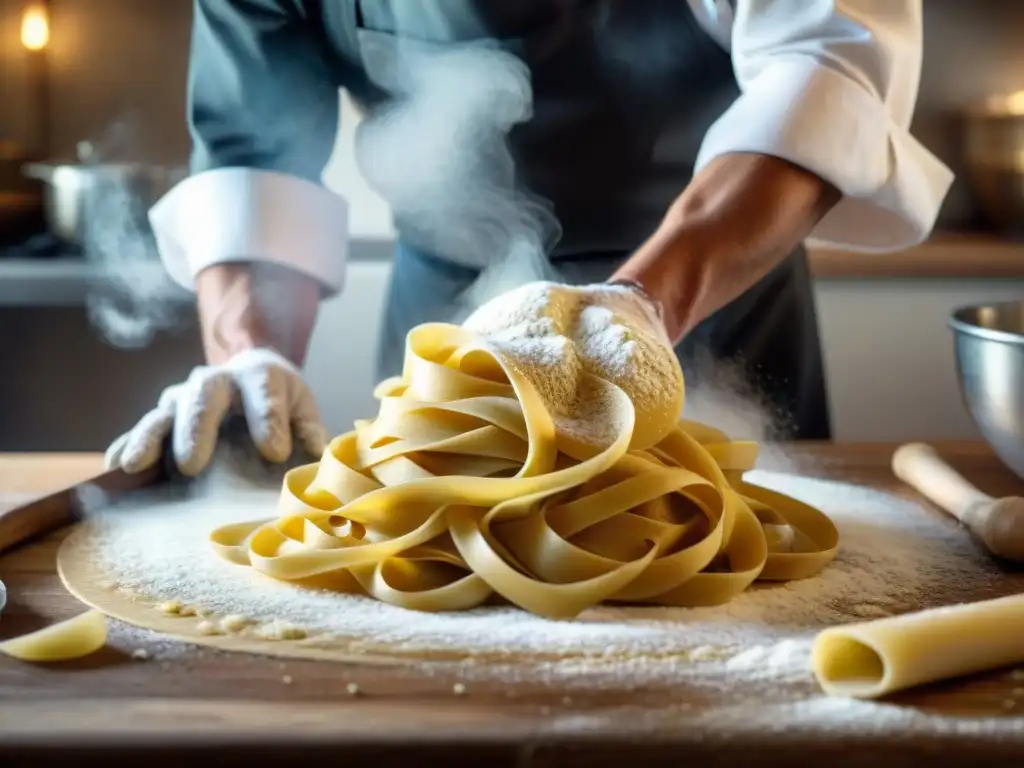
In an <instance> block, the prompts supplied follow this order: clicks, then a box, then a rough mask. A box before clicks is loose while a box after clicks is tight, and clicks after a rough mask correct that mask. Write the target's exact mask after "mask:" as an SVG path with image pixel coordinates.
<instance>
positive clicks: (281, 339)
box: [195, 263, 321, 366]
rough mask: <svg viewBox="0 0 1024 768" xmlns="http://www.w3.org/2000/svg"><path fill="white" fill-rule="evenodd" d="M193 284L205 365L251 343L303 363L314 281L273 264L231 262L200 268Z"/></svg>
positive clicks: (314, 308)
mask: <svg viewBox="0 0 1024 768" xmlns="http://www.w3.org/2000/svg"><path fill="white" fill-rule="evenodd" d="M195 282H196V299H197V305H198V309H199V321H200V326H201V328H202V337H203V349H204V351H205V354H206V359H207V361H208V362H209V363H212V364H219V363H223V362H226V361H227V360H228V359H230V358H231V357H232V356H234V355H235V354H237V353H239V352H241V351H243V350H246V349H253V348H256V347H269V348H271V349H275V350H277V351H278V352H279V353H280V354H282V355H283V356H284V357H286V358H288V359H289V360H291V361H292V362H293V363H295V364H296V365H298V366H301V365H302V364H303V363H304V362H305V358H306V352H307V350H308V348H309V339H310V336H311V335H312V333H313V325H314V323H315V322H316V314H317V305H318V302H319V299H320V292H321V287H320V285H319V283H317V282H316V281H315V280H313V279H312V278H309V277H307V276H305V275H303V274H301V273H299V272H296V271H295V270H290V269H287V268H285V267H281V266H278V265H276V264H268V263H232V264H216V265H214V266H211V267H208V268H206V269H204V270H203V271H202V272H200V273H199V274H198V275H197V276H196V281H195Z"/></svg>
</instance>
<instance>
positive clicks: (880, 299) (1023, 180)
mask: <svg viewBox="0 0 1024 768" xmlns="http://www.w3.org/2000/svg"><path fill="white" fill-rule="evenodd" d="M191 5H192V4H191V2H190V0H49V2H46V3H45V4H40V3H31V2H29V3H26V2H24V1H23V0H0V163H2V165H0V451H12V450H15V451H17V450H22V451H36V450H101V449H103V448H104V447H105V446H106V445H107V443H108V442H109V441H110V439H112V438H113V437H114V436H116V435H117V434H118V433H120V432H121V431H123V430H124V429H126V428H127V427H129V426H130V425H131V424H132V423H133V422H134V420H135V419H136V418H137V417H138V416H139V415H141V414H142V413H143V411H145V410H146V409H148V408H150V407H152V405H153V404H154V402H155V399H156V397H157V395H158V393H159V392H160V390H161V389H162V388H163V387H164V386H165V385H167V384H169V383H172V382H175V381H178V380H180V379H182V378H183V377H184V376H185V375H186V374H187V373H188V371H189V370H190V369H191V367H192V366H193V365H194V364H196V363H197V362H199V360H200V349H199V344H198V338H197V333H196V329H195V327H194V325H191V324H189V323H186V324H185V325H184V326H183V327H179V328H177V329H176V330H171V331H161V332H158V333H157V334H156V335H155V336H154V338H153V339H152V341H151V342H150V343H149V344H148V345H146V346H143V347H141V348H119V347H117V346H115V345H113V344H111V343H109V342H108V341H107V340H105V339H103V338H102V337H101V335H100V334H99V333H98V331H97V330H96V328H95V327H94V326H93V325H92V324H90V322H89V313H90V312H95V311H97V309H96V300H97V299H96V296H97V294H96V290H97V289H96V288H95V287H94V286H95V280H94V278H95V277H96V267H95V265H93V264H92V263H91V262H90V261H89V260H88V259H86V258H83V257H82V255H81V254H80V253H79V252H78V251H76V249H75V248H74V246H73V245H68V244H67V239H69V238H70V239H71V240H74V239H75V237H76V236H77V231H76V230H75V229H74V228H73V227H72V226H70V225H71V224H73V222H69V220H68V219H67V218H66V217H65V218H64V219H62V221H63V222H64V224H65V225H66V226H67V229H66V230H65V231H64V235H65V240H61V239H60V238H57V237H54V236H53V235H52V234H49V235H48V234H47V233H46V232H47V222H46V220H45V218H44V216H43V215H42V214H41V213H40V212H39V211H38V209H37V208H33V203H32V196H33V194H36V193H38V190H39V187H33V186H31V185H30V184H27V183H26V182H24V181H22V180H21V178H20V177H21V172H20V168H21V166H22V164H23V162H24V161H26V160H39V161H48V162H51V163H52V162H54V161H62V162H71V163H74V162H80V161H85V162H88V161H89V160H90V158H93V159H95V158H97V157H98V158H99V159H101V160H103V161H108V162H115V161H116V162H134V163H143V164H145V166H147V167H153V168H156V167H169V168H175V167H180V166H182V165H183V164H184V163H185V161H186V158H187V154H188V137H187V134H186V130H185V123H184V107H183V104H184V95H185V71H186V62H187V52H188V39H189V25H190V19H191ZM1015 92H1024V2H1021V0H975V2H970V3H968V2H963V0H925V64H924V75H923V80H922V84H921V97H920V102H919V107H918V112H917V117H916V121H915V128H914V130H915V133H916V135H917V136H918V137H919V138H920V139H921V140H922V141H923V142H924V143H925V144H926V145H927V146H929V147H930V148H931V149H933V150H934V151H936V152H937V153H938V154H939V155H940V156H941V157H942V158H943V159H944V160H945V161H946V162H947V163H949V164H950V165H951V166H952V167H953V168H954V169H955V170H956V171H957V173H958V180H957V182H956V186H955V188H954V190H953V192H952V193H951V194H950V196H949V198H948V200H947V202H946V205H945V208H944V210H943V213H942V220H941V231H940V232H938V233H937V234H936V235H935V237H934V238H933V239H932V240H931V241H930V242H929V243H926V244H925V245H923V246H921V247H919V248H915V249H912V250H910V251H908V252H905V253H901V254H895V255H857V254H850V253H842V252H835V251H828V250H822V249H815V250H814V252H813V263H814V270H815V273H816V278H817V301H818V310H819V313H820V317H821V325H822V332H823V336H824V338H823V343H824V349H825V357H826V364H827V369H828V381H829V389H830V399H831V407H832V414H833V425H834V430H835V437H836V439H839V440H900V439H909V438H924V439H941V438H960V437H973V436H975V434H976V432H975V430H974V427H973V426H972V424H971V422H970V418H969V417H968V415H967V413H966V411H965V410H964V408H963V406H962V405H961V401H960V395H959V392H958V389H957V382H956V375H955V372H954V363H953V352H952V338H951V334H950V332H949V331H948V330H947V327H946V317H947V315H948V313H949V311H950V310H951V309H952V308H953V307H955V306H959V305H964V304H972V303H978V302H982V301H997V300H1001V299H1010V298H1020V297H1021V296H1022V294H1024V238H1022V237H1021V236H1020V235H1019V234H1017V235H1016V236H1015V235H1014V231H1015V229H1014V228H1015V226H1016V231H1017V232H1018V233H1019V232H1020V231H1021V230H1022V229H1024V226H1022V217H1024V176H1022V174H1024V128H1018V136H1019V137H1022V138H1021V139H1020V141H1021V144H1020V146H1019V147H1018V148H1017V149H1018V152H1019V154H1018V155H1017V157H1016V160H1015V162H1016V172H1017V176H1016V177H1014V176H1013V174H1012V173H1010V172H1009V171H1005V172H1004V173H1003V175H1002V176H998V177H993V176H992V175H988V176H981V177H977V178H976V180H975V181H974V182H972V181H971V178H972V177H971V175H970V174H968V173H966V170H967V168H968V167H969V163H968V161H967V159H966V158H967V154H966V150H965V147H966V146H967V142H966V140H965V124H966V123H965V119H964V115H965V113H966V111H967V110H968V109H970V108H972V107H975V106H976V105H978V104H982V103H986V102H987V101H988V100H990V97H992V96H994V95H995V96H998V95H1003V94H1012V93H1015ZM1022 98H1024V96H1022ZM342 99H343V115H342V121H341V130H340V132H339V136H338V142H337V146H336V149H335V154H334V157H333V159H332V161H331V163H330V165H329V167H328V169H327V171H326V173H325V181H326V182H327V184H328V185H329V186H330V187H332V188H334V189H336V190H337V191H338V192H340V193H342V194H343V195H344V196H345V197H347V198H348V200H349V201H350V203H351V207H352V215H351V226H352V231H353V235H354V238H355V243H354V245H353V248H352V252H351V257H350V258H351V264H350V267H349V271H348V284H347V288H346V291H345V293H344V295H343V296H341V297H339V298H336V299H334V300H332V301H331V302H329V303H328V304H327V305H326V306H324V308H323V310H322V313H321V320H320V324H319V327H318V329H317V331H316V334H315V336H314V340H313V344H312V351H311V354H310V358H309V363H308V378H309V381H310V383H311V385H312V387H313V389H314V390H315V392H316V393H317V395H318V398H319V401H320V404H321V408H322V410H323V412H324V416H325V421H326V422H327V425H328V427H329V428H330V429H331V431H333V432H338V431H341V430H343V429H346V428H348V427H349V425H350V424H351V422H352V420H353V419H355V418H357V417H364V416H367V415H369V414H372V413H373V412H374V411H375V406H374V402H373V400H372V398H371V395H370V393H371V390H372V387H373V384H374V383H375V382H374V380H373V376H374V373H373V360H374V354H375V346H376V334H377V330H378V327H379V316H380V311H381V306H382V301H383V295H384V290H385V285H386V281H387V277H388V272H389V269H390V255H391V247H392V245H391V243H392V237H393V232H392V228H391V220H390V215H389V211H388V209H387V206H386V205H384V204H383V202H382V201H381V200H380V199H379V198H377V197H376V196H375V195H374V194H373V193H372V192H371V191H370V190H369V189H368V187H367V186H366V185H365V183H364V182H363V181H362V179H361V178H360V177H359V174H358V172H357V171H356V170H355V168H354V164H353V163H352V162H350V153H351V143H352V137H353V132H354V128H355V125H356V124H357V121H358V117H357V115H355V114H354V113H353V111H352V110H351V108H350V107H349V106H348V104H347V102H346V101H345V98H344V96H342ZM1019 106H1020V107H1021V109H1020V112H1021V113H1022V114H1024V104H1021V105H1019ZM1021 120H1022V121H1024V118H1021ZM989 143H990V142H989V141H988V140H987V139H985V140H983V141H982V144H983V145H985V146H988V145H989ZM37 170H39V171H40V172H41V173H42V172H45V171H46V170H47V169H46V168H45V167H44V168H42V169H37ZM172 180H173V179H172V178H171V177H161V176H160V174H155V175H154V174H149V175H146V176H144V177H143V178H142V179H136V180H135V181H136V182H137V183H141V184H143V185H145V184H156V185H159V184H160V183H169V182H170V181H172ZM992 184H994V185H995V186H994V187H992V188H994V189H997V190H998V191H997V192H996V193H995V194H993V193H992V192H989V193H988V194H987V195H986V192H985V190H986V189H988V188H989V186H987V185H992ZM1013 194H1016V196H1017V197H1016V206H1017V207H1016V209H1015V211H1014V210H1012V209H1010V210H1006V209H1004V210H1003V211H1002V212H999V211H997V210H996V207H997V206H994V205H993V202H992V200H988V201H987V202H986V199H987V196H989V197H992V198H993V199H994V200H996V201H999V200H1002V201H1004V202H1005V201H1008V200H1012V199H1014V198H1013V197H1012V196H1013ZM138 213H139V212H137V211H136V212H134V214H138ZM125 215H128V214H125ZM108 245H109V244H108ZM153 279H158V278H153ZM90 297H92V298H90ZM100 298H101V299H102V298H103V295H102V293H101V294H100ZM106 300H107V302H108V303H107V304H106V305H104V306H106V309H107V310H108V311H110V312H113V313H114V314H115V315H116V300H117V297H116V296H113V297H111V296H107V297H106ZM110 302H113V304H111V303H110ZM90 306H91V307H92V308H91V309H90ZM112 307H113V308H112ZM101 308H102V307H101ZM168 311H169V312H172V311H173V310H168ZM184 314H185V316H188V314H189V313H187V312H186V313H184Z"/></svg>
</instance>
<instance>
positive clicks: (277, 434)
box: [235, 366, 297, 464]
mask: <svg viewBox="0 0 1024 768" xmlns="http://www.w3.org/2000/svg"><path fill="white" fill-rule="evenodd" d="M293 378H297V376H296V375H295V374H294V373H292V372H291V371H288V370H286V369H284V368H280V367H277V366H268V367H266V368H258V369H252V370H248V371H243V372H239V373H237V374H236V379H235V381H236V383H237V386H238V392H239V395H240V396H241V399H242V409H243V411H244V412H245V420H246V423H248V425H249V434H250V435H251V436H252V441H253V443H254V444H255V445H256V450H258V451H259V452H260V455H261V456H262V457H263V458H265V459H266V460H267V461H271V462H274V463H277V464H280V463H281V462H283V461H286V460H287V459H288V457H289V456H291V454H292V431H291V408H290V407H289V393H288V388H289V381H290V380H291V379H293Z"/></svg>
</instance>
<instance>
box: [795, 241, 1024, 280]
mask: <svg viewBox="0 0 1024 768" xmlns="http://www.w3.org/2000/svg"><path fill="white" fill-rule="evenodd" d="M807 250H808V259H809V261H810V267H811V274H813V275H814V277H815V278H816V279H823V280H838V279H850V280H857V279H865V280H870V279H884V278H978V279H983V278H984V279H993V278H1024V241H1016V242H1015V241H1013V240H1008V239H1004V238H998V237H994V236H991V235H972V234H938V235H935V236H933V237H932V238H931V239H929V240H928V241H927V242H924V243H922V244H921V245H917V246H914V247H913V248H907V249H906V250H903V251H898V252H896V253H855V252H853V251H846V250H843V249H841V248H829V247H825V246H820V245H808V249H807Z"/></svg>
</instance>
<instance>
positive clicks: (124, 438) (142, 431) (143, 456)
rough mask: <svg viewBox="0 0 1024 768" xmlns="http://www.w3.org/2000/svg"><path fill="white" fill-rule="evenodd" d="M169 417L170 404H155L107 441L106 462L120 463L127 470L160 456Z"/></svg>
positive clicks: (140, 468) (147, 465)
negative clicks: (133, 422)
mask: <svg viewBox="0 0 1024 768" xmlns="http://www.w3.org/2000/svg"><path fill="white" fill-rule="evenodd" d="M173 421H174V410H173V408H172V407H170V406H168V405H167V404H162V405H158V406H157V407H156V408H154V409H153V410H151V411H150V412H149V413H147V414H146V415H144V416H143V417H142V418H141V419H139V421H138V423H137V424H136V425H135V426H134V427H132V428H131V430H129V431H128V432H126V433H125V434H123V435H121V437H119V438H118V439H117V440H115V441H114V442H113V443H112V444H111V446H110V448H109V449H107V455H106V457H105V458H106V464H107V466H108V467H111V468H113V467H120V468H121V469H122V470H124V471H125V472H127V473H129V474H134V473H136V472H142V471H144V470H146V469H149V468H150V467H151V466H153V465H154V464H156V462H157V460H158V459H159V458H160V453H161V451H162V450H163V440H164V438H165V437H166V436H167V434H168V432H170V430H171V424H172V423H173Z"/></svg>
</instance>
